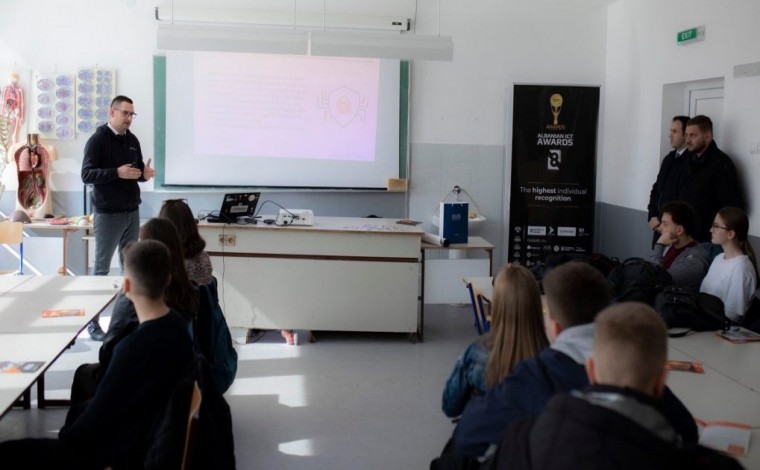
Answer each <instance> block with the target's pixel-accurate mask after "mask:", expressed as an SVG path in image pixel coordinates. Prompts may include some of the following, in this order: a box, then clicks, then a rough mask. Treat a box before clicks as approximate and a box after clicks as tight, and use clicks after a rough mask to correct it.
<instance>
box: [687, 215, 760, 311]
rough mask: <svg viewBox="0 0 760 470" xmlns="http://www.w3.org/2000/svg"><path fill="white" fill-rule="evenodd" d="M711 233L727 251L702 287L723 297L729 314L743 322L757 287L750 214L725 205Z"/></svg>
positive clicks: (715, 263)
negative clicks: (749, 238)
mask: <svg viewBox="0 0 760 470" xmlns="http://www.w3.org/2000/svg"><path fill="white" fill-rule="evenodd" d="M710 233H711V234H712V242H713V243H714V244H716V245H720V246H721V247H722V248H723V253H721V254H719V255H718V256H716V257H715V259H714V260H713V262H712V264H711V265H710V269H709V271H707V276H705V279H704V280H703V281H702V287H700V289H699V291H700V292H706V293H708V294H712V295H714V296H716V297H719V298H720V299H721V300H722V301H723V306H724V307H725V311H726V317H728V318H729V319H731V321H733V322H735V323H739V322H741V320H742V318H743V317H744V313H745V312H746V311H747V308H749V305H750V303H752V295H753V294H754V293H755V289H757V275H758V274H757V260H756V258H755V252H754V251H753V250H752V245H750V243H749V240H747V235H748V233H749V219H748V218H747V214H746V213H745V212H744V211H743V210H741V209H739V208H736V207H724V208H723V209H721V210H719V211H718V214H717V215H716V216H715V220H714V221H713V224H712V228H711V229H710Z"/></svg>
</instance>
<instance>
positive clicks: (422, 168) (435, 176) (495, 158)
mask: <svg viewBox="0 0 760 470" xmlns="http://www.w3.org/2000/svg"><path fill="white" fill-rule="evenodd" d="M504 175H505V152H504V146H502V145H462V144H459V145H451V144H412V148H411V181H410V186H409V189H410V200H409V217H410V218H412V219H414V220H419V221H421V222H423V227H424V228H425V230H427V231H432V230H433V229H432V228H431V225H430V218H431V213H432V212H433V210H437V209H438V206H439V202H440V200H441V198H442V197H444V196H446V195H447V194H448V193H450V191H451V190H452V189H453V187H454V186H455V185H459V186H460V187H461V188H463V189H465V190H466V191H467V192H468V193H469V194H470V196H472V199H473V200H474V201H475V203H476V204H477V207H478V208H479V209H480V213H481V214H482V215H483V216H484V217H486V219H488V220H486V222H485V224H484V226H483V228H482V230H481V231H480V233H478V234H477V235H478V236H481V237H483V238H485V239H486V240H488V241H489V242H491V243H492V244H493V245H494V246H495V247H496V249H495V252H494V270H496V269H498V267H499V266H500V265H501V264H502V263H503V261H504V259H505V256H506V254H505V253H504V250H503V242H502V240H503V227H504V226H505V225H506V218H507V216H506V212H507V211H506V207H507V205H506V204H505V202H504V188H505V184H504ZM447 200H448V201H453V200H454V196H453V195H449V197H448V198H447ZM460 200H463V201H468V202H470V201H469V200H468V198H467V196H466V195H465V194H461V195H460ZM477 256H480V255H477Z"/></svg>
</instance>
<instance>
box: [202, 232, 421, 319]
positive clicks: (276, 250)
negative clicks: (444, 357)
mask: <svg viewBox="0 0 760 470" xmlns="http://www.w3.org/2000/svg"><path fill="white" fill-rule="evenodd" d="M198 227H199V229H200V232H201V236H203V238H204V239H205V240H206V243H207V245H206V250H207V251H208V252H209V254H210V255H211V260H212V264H213V266H214V274H215V276H216V277H217V279H218V280H219V296H220V303H221V304H222V308H223V310H224V314H225V317H226V318H227V323H228V324H229V325H230V326H237V327H244V328H262V329H284V328H288V329H290V328H297V329H310V330H336V331H382V332H398V333H417V331H418V314H417V306H418V295H419V285H420V284H419V283H420V280H419V277H420V276H419V274H420V272H419V263H420V260H419V257H420V243H421V240H422V233H423V232H422V229H420V228H419V227H415V226H408V225H400V224H397V223H396V220H395V219H365V218H347V217H315V218H314V225H313V226H311V227H294V226H287V227H278V226H274V225H265V224H263V223H261V222H259V223H258V224H256V225H237V224H209V223H206V222H201V223H200V224H199V226H198Z"/></svg>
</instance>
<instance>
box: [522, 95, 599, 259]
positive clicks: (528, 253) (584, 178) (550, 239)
mask: <svg viewBox="0 0 760 470" xmlns="http://www.w3.org/2000/svg"><path fill="white" fill-rule="evenodd" d="M598 115H599V87H583V86H551V85H515V86H514V103H513V130H512V186H511V188H510V208H509V234H508V243H507V246H508V249H507V258H508V260H509V261H510V262H519V263H520V264H522V265H524V266H527V267H531V266H535V265H538V264H540V263H541V262H543V261H544V260H545V259H546V258H547V256H549V255H565V256H568V257H577V256H584V255H590V254H591V253H592V252H593V247H594V236H593V235H594V204H595V199H596V194H595V193H596V133H597V119H598Z"/></svg>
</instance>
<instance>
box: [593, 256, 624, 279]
mask: <svg viewBox="0 0 760 470" xmlns="http://www.w3.org/2000/svg"><path fill="white" fill-rule="evenodd" d="M588 264H590V265H591V266H593V267H595V268H596V269H598V270H599V271H600V272H601V273H602V274H604V275H605V277H606V276H609V275H610V273H611V272H612V270H613V269H615V268H617V267H618V266H620V264H621V263H620V260H619V259H618V258H616V257H614V256H612V257H610V256H607V255H603V254H601V253H594V254H592V255H591V256H590V257H589V259H588Z"/></svg>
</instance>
